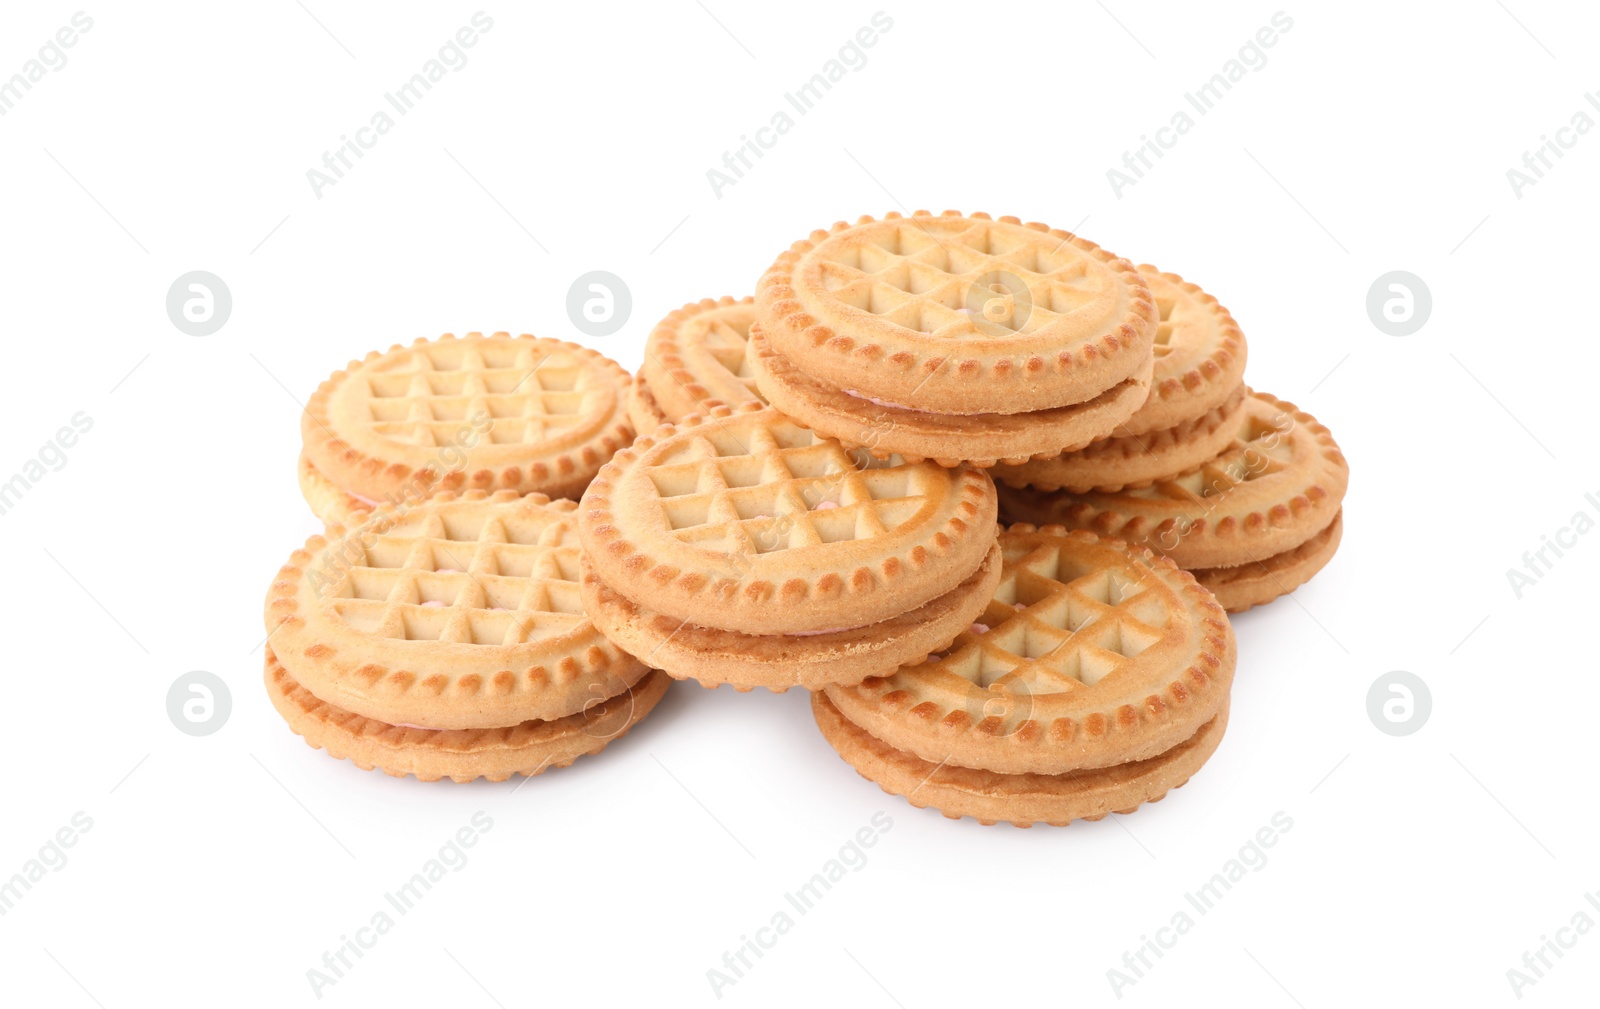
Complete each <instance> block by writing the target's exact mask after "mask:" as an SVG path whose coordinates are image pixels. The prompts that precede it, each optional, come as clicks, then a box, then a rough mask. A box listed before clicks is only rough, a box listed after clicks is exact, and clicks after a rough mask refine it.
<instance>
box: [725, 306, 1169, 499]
mask: <svg viewBox="0 0 1600 1009" xmlns="http://www.w3.org/2000/svg"><path fill="white" fill-rule="evenodd" d="M750 353H751V357H750V362H751V367H752V369H753V370H754V371H755V372H756V383H757V385H758V386H760V388H761V392H762V394H763V395H765V396H766V397H767V399H768V401H769V403H771V404H772V406H773V408H774V409H777V410H779V411H780V412H783V413H785V414H787V415H788V416H790V417H793V418H794V419H795V420H797V421H799V422H800V423H802V424H805V425H806V426H807V427H810V428H811V429H812V430H814V431H818V432H820V433H823V434H826V435H827V436H828V437H830V438H833V439H834V440H836V441H838V442H840V443H842V444H844V445H845V446H846V447H849V448H864V449H866V450H867V451H869V452H871V453H872V455H873V456H874V457H875V458H878V459H883V458H887V457H888V456H890V455H898V456H900V457H901V458H903V459H905V460H906V461H908V462H922V461H924V460H931V461H933V462H935V463H938V464H939V465H940V466H943V467H945V468H946V469H951V468H954V467H957V466H963V465H965V466H971V467H974V468H977V469H989V468H990V467H993V466H996V465H998V464H1001V463H1010V464H1013V465H1016V464H1023V463H1026V462H1028V461H1037V460H1042V459H1051V458H1055V457H1056V456H1059V455H1061V454H1062V453H1063V451H1068V450H1078V449H1081V448H1084V447H1086V446H1088V445H1090V444H1092V443H1093V442H1094V441H1095V439H1097V438H1101V437H1103V436H1104V435H1106V434H1109V433H1110V431H1111V430H1112V429H1113V428H1114V426H1115V424H1116V423H1121V421H1122V419H1123V418H1126V417H1127V416H1129V415H1130V414H1131V413H1132V412H1134V411H1136V410H1137V409H1138V404H1139V403H1141V402H1143V401H1144V399H1145V396H1146V395H1147V394H1148V392H1149V386H1150V383H1149V371H1150V366H1149V365H1148V364H1147V366H1146V367H1145V369H1144V371H1143V372H1141V373H1140V374H1138V375H1134V376H1130V377H1128V378H1126V379H1124V380H1122V381H1121V382H1118V383H1117V384H1116V385H1114V386H1112V387H1111V388H1109V389H1105V390H1103V391H1101V393H1100V394H1099V395H1098V396H1096V397H1094V398H1093V399H1089V400H1085V401H1083V402H1081V403H1072V404H1069V405H1067V406H1058V407H1052V408H1050V409H1048V410H1035V411H1033V412H1031V413H1010V414H941V413H935V412H932V411H927V410H907V409H905V408H903V407H895V406H889V405H883V404H878V403H873V402H871V401H870V400H864V399H860V398H858V397H855V396H851V395H850V394H849V393H847V392H845V391H843V390H840V389H834V388H832V387H830V386H828V385H827V384H826V383H824V382H822V381H820V380H818V379H816V378H813V377H812V376H810V375H807V374H805V372H804V370H803V369H802V368H800V367H799V366H798V365H796V364H795V363H794V362H793V361H790V360H789V359H788V358H786V357H784V356H783V355H782V354H781V353H780V352H779V351H778V350H776V349H775V348H773V347H772V346H771V345H770V343H769V341H768V340H767V339H766V334H765V331H764V330H762V329H761V327H760V324H759V323H757V324H756V325H755V326H752V327H751V331H750ZM1106 415H1109V416H1110V417H1111V418H1115V423H1113V422H1112V421H1109V420H1106V419H1105V416H1106ZM1097 418H1099V419H1097ZM985 423H991V424H995V425H998V426H999V427H1000V428H1001V429H1002V430H1001V431H1000V432H999V433H995V432H992V431H989V432H985V431H982V430H979V431H978V432H975V433H961V432H959V431H953V430H947V431H930V430H928V427H929V426H930V425H936V424H943V425H945V426H946V427H949V428H960V427H963V426H976V425H983V424H985ZM1006 429H1009V430H1006ZM869 431H870V437H861V436H862V435H863V434H867V433H868V432H869Z"/></svg>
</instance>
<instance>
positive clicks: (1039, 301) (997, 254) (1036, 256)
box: [822, 217, 1112, 339]
mask: <svg viewBox="0 0 1600 1009" xmlns="http://www.w3.org/2000/svg"><path fill="white" fill-rule="evenodd" d="M825 257H826V258H825V259H824V260H823V263H822V279H823V284H824V285H825V287H826V289H827V290H828V292H829V293H830V294H831V295H832V296H833V297H834V298H836V299H838V300H839V301H840V302H842V303H844V304H847V305H850V306H853V307H855V308H857V309H860V310H862V311H865V312H871V313H872V314H874V315H878V316H882V317H883V318H885V319H887V320H889V321H890V322H893V323H895V324H896V325H899V326H903V327H905V328H906V329H911V330H915V331H917V332H920V333H927V334H930V335H932V336H935V337H941V338H948V339H961V338H971V337H975V336H1007V335H1010V334H1012V333H1024V334H1029V333H1034V332H1036V331H1038V330H1040V329H1042V328H1044V327H1045V326H1047V325H1049V324H1050V323H1052V322H1055V321H1056V320H1057V319H1059V318H1060V317H1061V316H1063V315H1066V314H1069V313H1071V312H1073V311H1075V310H1077V309H1079V308H1082V307H1083V306H1084V305H1086V304H1089V303H1090V302H1092V301H1094V300H1095V299H1096V298H1098V297H1099V296H1100V294H1101V293H1102V292H1103V291H1104V290H1105V288H1106V287H1107V286H1108V285H1109V284H1110V283H1111V282H1112V279H1111V275H1110V273H1109V272H1108V271H1107V270H1106V269H1105V267H1104V266H1103V265H1101V264H1100V263H1099V262H1097V261H1096V260H1094V259H1092V258H1090V257H1088V256H1086V255H1084V253H1083V252H1082V251H1081V250H1079V249H1078V248H1077V247H1075V246H1073V245H1072V244H1071V243H1069V242H1066V241H1063V240H1062V239H1060V238H1058V237H1056V236H1054V235H1051V234H1050V233H1049V232H1040V231H1034V230H1032V229H1027V228H1021V227H1010V226H1006V225H1004V224H1002V223H999V222H995V221H990V220H982V219H966V218H959V217H957V218H925V217H919V218H914V219H905V220H901V221H899V222H898V223H896V224H895V225H894V226H893V227H892V228H889V229H887V230H885V231H883V232H881V233H880V234H879V235H878V236H877V237H875V238H873V239H872V240H870V241H867V242H863V243H861V244H859V245H852V246H846V247H844V248H840V249H837V250H831V249H830V250H829V251H827V252H826V254H825Z"/></svg>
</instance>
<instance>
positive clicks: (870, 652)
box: [578, 403, 1000, 691]
mask: <svg viewBox="0 0 1600 1009" xmlns="http://www.w3.org/2000/svg"><path fill="white" fill-rule="evenodd" d="M995 516H996V499H995V489H994V483H993V482H992V481H991V480H990V479H989V478H988V477H987V476H986V475H984V474H983V473H982V472H981V471H979V470H975V469H971V468H969V467H955V468H950V469H947V468H944V467H941V466H936V465H934V464H932V463H929V462H916V463H913V462H907V461H905V460H903V459H901V458H899V457H895V456H890V457H888V458H885V459H876V458H874V457H873V456H872V455H871V454H870V453H867V452H865V451H863V450H860V449H857V450H854V451H851V450H847V449H846V448H845V447H844V446H843V445H842V444H840V443H839V442H837V441H835V440H833V439H830V438H824V437H822V436H821V435H819V434H817V433H816V432H815V431H812V430H810V429H809V428H806V427H804V426H802V425H801V424H799V423H797V422H796V421H794V420H792V419H790V418H788V417H784V416H783V415H781V414H778V413H777V412H775V411H773V410H770V409H764V408H762V407H761V405H760V404H759V403H746V404H744V405H742V406H741V407H738V408H729V407H726V406H718V407H714V408H713V409H712V410H711V411H710V412H709V413H708V414H707V415H706V416H704V417H702V416H698V415H692V416H689V417H687V418H685V419H684V420H683V421H682V422H680V423H679V424H663V425H662V426H660V427H658V428H657V429H656V430H655V431H654V432H652V433H651V434H648V435H646V436H644V437H642V438H640V439H639V440H638V441H637V442H635V443H634V445H633V446H632V447H631V448H628V449H624V450H623V451H621V452H619V453H617V456H616V458H615V459H613V460H612V461H611V462H610V463H608V464H607V465H606V466H605V467H604V468H603V469H602V470H601V471H600V474H599V475H598V476H597V477H596V478H595V480H594V482H593V483H592V484H591V485H590V486H589V489H588V490H587V491H586V492H585V493H584V496H583V502H582V506H581V508H580V516H579V524H578V531H579V535H580V536H581V538H582V542H583V547H584V560H583V583H582V584H583V599H584V603H585V605H586V606H587V608H588V612H589V614H590V615H591V617H592V618H593V619H594V620H595V622H596V623H597V624H598V625H599V627H600V629H601V630H602V631H603V632H604V633H605V635H606V636H607V637H608V638H610V639H611V640H612V641H614V642H616V643H617V644H618V645H619V646H621V647H622V648H623V649H624V650H626V651H628V652H629V653H631V654H633V655H635V656H637V657H639V658H640V659H641V660H642V661H645V662H648V663H649V664H650V665H652V666H655V667H657V668H659V669H662V670H665V671H666V672H668V673H670V674H671V675H673V676H675V677H678V678H680V679H694V680H698V681H699V682H700V683H702V684H704V685H706V686H716V685H718V684H722V683H729V684H732V685H734V686H735V687H738V688H740V689H742V690H748V689H750V688H752V687H756V686H765V687H769V688H771V689H773V690H779V691H782V690H786V689H788V688H789V687H793V686H800V687H807V688H817V687H820V686H822V685H824V684H828V683H855V682H859V681H860V680H862V679H864V678H865V677H868V676H874V675H882V674H884V673H887V672H890V671H892V670H894V669H895V668H897V667H898V666H900V665H901V664H902V663H907V662H920V661H922V659H923V658H925V657H926V656H927V655H928V654H929V653H930V652H932V651H935V650H937V649H940V648H943V647H944V646H946V645H947V644H949V643H950V641H951V640H952V639H954V638H955V636H956V635H957V634H958V633H959V632H960V631H961V630H962V629H963V628H965V627H968V626H969V625H970V624H971V623H972V621H973V620H974V619H975V618H976V617H977V616H978V614H980V613H981V612H982V611H983V610H984V608H985V607H986V606H987V605H988V604H989V599H990V594H991V593H992V591H993V589H994V586H995V584H996V582H997V581H998V580H999V578H1000V560H999V551H998V549H997V548H996V546H995V529H996V526H995Z"/></svg>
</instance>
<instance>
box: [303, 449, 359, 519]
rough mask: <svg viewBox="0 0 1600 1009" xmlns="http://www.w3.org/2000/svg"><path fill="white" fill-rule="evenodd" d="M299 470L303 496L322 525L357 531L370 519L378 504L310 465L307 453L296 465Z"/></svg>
mask: <svg viewBox="0 0 1600 1009" xmlns="http://www.w3.org/2000/svg"><path fill="white" fill-rule="evenodd" d="M297 468H298V469H299V471H300V494H301V496H302V497H304V498H305V499H306V504H308V505H310V506H311V511H312V512H313V513H315V515H316V516H317V518H319V519H321V520H322V523H323V525H330V526H331V525H340V526H344V527H345V528H346V529H350V528H354V527H355V526H358V525H360V524H361V523H363V522H365V521H366V520H367V516H368V515H371V514H372V509H373V508H376V507H377V506H378V502H376V501H369V500H367V499H366V498H363V497H358V496H357V495H355V494H352V493H350V492H349V491H347V490H344V489H343V488H341V487H338V486H336V485H335V484H334V482H333V481H332V480H329V479H328V478H327V477H325V476H323V475H322V472H321V471H320V470H318V469H317V468H316V467H315V466H313V465H312V464H311V460H310V459H309V458H307V457H306V454H305V453H304V452H301V453H300V461H299V463H298V465H297Z"/></svg>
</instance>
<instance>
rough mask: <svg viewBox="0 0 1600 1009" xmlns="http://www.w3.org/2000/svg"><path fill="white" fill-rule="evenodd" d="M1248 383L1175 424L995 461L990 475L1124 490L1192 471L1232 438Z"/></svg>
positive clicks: (1017, 483)
mask: <svg viewBox="0 0 1600 1009" xmlns="http://www.w3.org/2000/svg"><path fill="white" fill-rule="evenodd" d="M1244 398H1245V387H1244V386H1242V385H1240V386H1236V387H1234V390H1233V393H1232V395H1230V396H1229V397H1228V398H1227V400H1225V401H1224V402H1223V404H1222V405H1221V406H1219V407H1217V408H1216V409H1214V410H1210V411H1208V412H1206V413H1205V414H1202V415H1201V416H1199V417H1197V418H1195V419H1194V420H1189V421H1184V422H1183V423H1182V424H1179V425H1177V426H1176V427H1169V428H1164V429H1162V430H1159V431H1149V432H1146V433H1144V434H1130V435H1124V436H1122V437H1114V438H1102V439H1101V440H1100V441H1097V442H1095V443H1094V444H1092V445H1088V446H1086V447H1084V448H1081V449H1079V450H1078V451H1076V452H1067V453H1063V454H1062V455H1057V456H1051V457H1050V458H1048V459H1035V460H1033V461H1031V462H1025V463H1022V464H1020V465H1015V466H1010V465H1001V466H996V467H994V468H993V469H991V470H990V471H989V475H990V476H992V477H994V478H995V480H997V481H999V482H1000V483H1004V484H1006V485H1007V486H1010V487H1037V488H1039V489H1040V490H1060V489H1065V490H1069V491H1073V492H1075V493H1083V492H1086V491H1090V490H1103V491H1119V490H1124V489H1137V488H1139V487H1148V486H1150V485H1151V484H1152V483H1154V482H1156V481H1157V480H1164V479H1167V478H1169V477H1173V476H1177V475H1180V474H1183V473H1187V472H1189V471H1190V470H1192V469H1194V468H1195V467H1197V466H1201V465H1203V464H1205V463H1206V462H1207V461H1208V460H1211V459H1214V458H1216V457H1217V456H1218V455H1219V454H1221V453H1222V452H1223V451H1225V450H1226V449H1227V448H1228V446H1229V445H1232V444H1233V439H1234V435H1235V434H1236V433H1237V432H1238V430H1239V412H1240V410H1241V409H1242V408H1243V406H1244Z"/></svg>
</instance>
